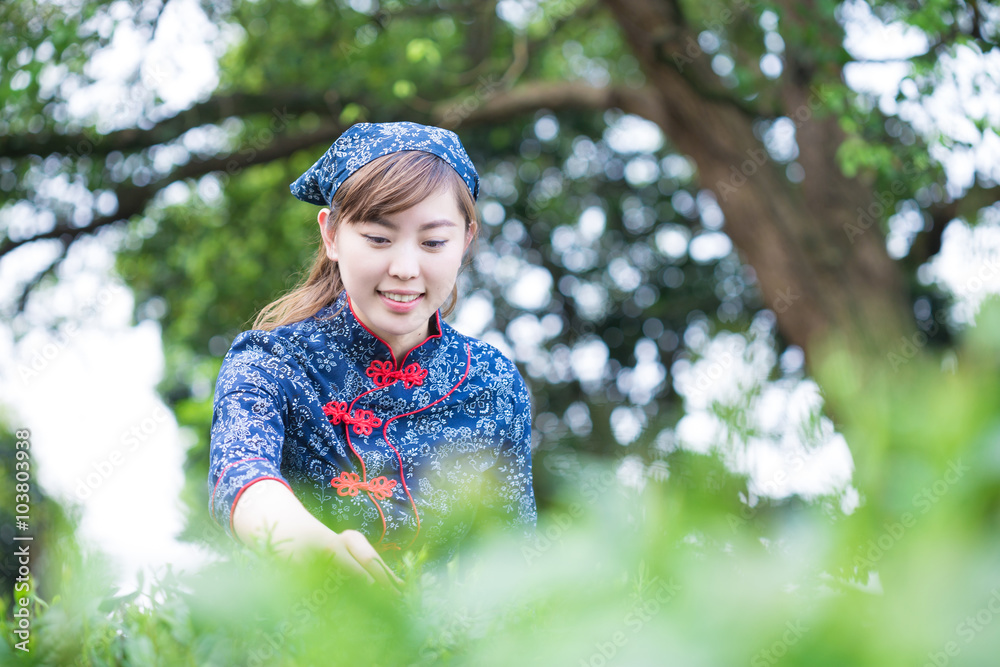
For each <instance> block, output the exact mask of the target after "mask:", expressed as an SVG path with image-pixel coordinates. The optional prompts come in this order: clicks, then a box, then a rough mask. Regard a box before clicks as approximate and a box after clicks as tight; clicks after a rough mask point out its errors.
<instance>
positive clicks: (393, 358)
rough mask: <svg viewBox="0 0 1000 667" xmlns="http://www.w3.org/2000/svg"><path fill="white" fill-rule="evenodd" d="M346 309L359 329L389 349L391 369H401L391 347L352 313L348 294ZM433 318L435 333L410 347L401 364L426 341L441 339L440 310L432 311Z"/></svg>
mask: <svg viewBox="0 0 1000 667" xmlns="http://www.w3.org/2000/svg"><path fill="white" fill-rule="evenodd" d="M347 307H348V308H350V309H351V315H353V316H354V319H355V320H357V321H358V324H360V325H361V328H363V329H364V330H365V331H367V332H368V333H370V334H371V335H372V336H374V337H375V339H376V340H378V341H379V342H380V343H382V344H383V345H385V346H386V347H387V348H389V356H390V357H392V367H393V368H401V367H402V366H401V364H398V363H396V353H395V352H393V351H392V345H389V343H387V342H385V340H383V339H382V337H381V336H379V335H378V334H377V333H375V332H374V331H372V330H371V329H369V328H368V327H367V325H365V323H364V322H362V321H361V318H360V317H358V314H357V313H355V312H354V304H352V303H351V295H350V294H348V295H347ZM434 317H435V319H436V324H437V333H433V334H430V335H429V336H427V338H425V339H424V340H423V341H421V342H420V343H418V344H417V345H414V346H413V347H411V348H410V351H409V352H407V353H406V354H405V355H403V363H404V364H405V363H406V358H407V357H409V356H410V352H413V351H414V350H415V349H417V348H418V347H420V346H421V345H423V344H424V343H426V342H427V341H429V340H430V339H431V338H440V337H441V310H440V309H438V310H435V311H434Z"/></svg>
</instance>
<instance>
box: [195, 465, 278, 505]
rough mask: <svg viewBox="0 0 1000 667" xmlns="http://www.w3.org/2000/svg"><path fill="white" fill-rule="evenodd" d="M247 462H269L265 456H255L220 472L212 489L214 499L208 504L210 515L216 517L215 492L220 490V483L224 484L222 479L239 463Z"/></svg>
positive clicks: (234, 502) (227, 466) (210, 499)
mask: <svg viewBox="0 0 1000 667" xmlns="http://www.w3.org/2000/svg"><path fill="white" fill-rule="evenodd" d="M247 461H267V459H266V458H264V457H263V456H255V457H253V458H249V459H240V460H239V461H233V462H232V463H230V464H228V465H226V467H225V468H223V469H222V471H221V472H219V477H218V479H216V480H215V486H213V487H212V497H211V498H209V503H208V513H209V514H211V515H213V516H214V515H215V492H216V491H218V490H219V483H220V482H222V478H223V477H224V476H225V474H226V471H227V470H229V469H230V468H232V467H233V466H234V465H236V464H237V463H246V462H247ZM233 504H234V505H235V504H236V501H235V500H234V501H233Z"/></svg>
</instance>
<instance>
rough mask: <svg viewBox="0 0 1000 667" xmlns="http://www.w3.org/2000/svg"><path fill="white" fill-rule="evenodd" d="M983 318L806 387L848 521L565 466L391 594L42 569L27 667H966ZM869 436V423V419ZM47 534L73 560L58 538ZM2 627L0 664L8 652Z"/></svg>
mask: <svg viewBox="0 0 1000 667" xmlns="http://www.w3.org/2000/svg"><path fill="white" fill-rule="evenodd" d="M997 327H1000V302H994V303H992V304H990V306H989V307H988V308H987V309H986V310H984V312H983V313H982V314H981V317H980V323H979V325H978V326H977V327H975V328H974V329H971V330H970V331H969V332H968V334H967V335H966V336H965V337H964V340H963V341H962V344H961V346H960V347H959V349H958V351H957V360H955V363H951V362H947V361H946V363H945V364H944V367H942V361H943V357H942V355H937V354H928V353H926V352H920V353H919V354H916V355H914V356H913V357H912V358H910V359H909V360H908V361H907V363H906V364H904V365H902V366H900V367H898V369H897V370H896V372H891V371H890V370H888V367H887V365H886V364H885V362H884V360H878V359H876V360H868V363H860V362H859V361H857V360H850V359H847V358H839V357H838V356H837V355H836V354H832V355H831V356H830V364H829V366H828V367H825V368H823V369H822V370H821V371H820V372H819V376H820V377H821V379H822V381H823V382H824V386H826V387H828V388H829V391H830V392H831V393H835V394H837V395H838V398H839V401H838V402H839V403H840V404H841V405H844V406H846V407H847V408H848V409H847V410H846V411H845V412H844V414H843V425H842V427H843V429H844V432H845V433H846V434H847V435H848V437H849V438H851V439H852V442H857V443H859V445H863V447H864V449H865V451H866V452H867V455H866V456H865V457H864V461H865V464H864V465H863V466H861V467H859V469H858V471H857V474H856V477H855V485H856V486H857V488H858V489H859V491H860V493H861V496H862V503H861V506H860V507H859V508H858V509H857V510H856V511H854V512H852V513H850V514H844V513H843V512H841V511H840V510H839V509H835V510H833V511H830V510H829V508H826V509H824V507H823V506H822V504H820V503H812V504H807V503H803V502H799V501H794V500H785V501H775V500H770V501H769V500H766V499H761V500H760V502H759V503H758V504H756V505H755V506H752V507H750V506H748V505H746V504H745V503H744V502H743V500H741V493H742V494H746V492H747V486H746V484H747V479H745V478H741V477H738V476H735V475H733V474H732V473H731V472H729V470H728V469H727V467H726V466H725V465H723V463H722V462H721V461H720V460H719V458H717V457H716V456H715V455H700V454H693V453H690V452H687V451H685V450H681V449H677V450H674V451H672V452H670V453H669V454H668V455H667V458H666V464H667V465H666V468H665V469H664V471H663V474H662V475H660V476H658V477H656V478H646V479H644V480H643V481H642V483H641V484H639V485H634V486H631V487H630V486H629V485H625V484H622V483H621V479H620V477H619V474H618V473H617V472H616V470H615V468H614V467H613V466H609V465H608V464H607V463H606V462H604V461H602V460H600V459H593V458H591V457H587V456H585V455H574V456H572V457H570V458H569V459H564V460H563V461H562V463H561V468H560V470H561V472H562V474H561V476H560V478H561V481H560V483H559V484H558V485H557V488H556V489H555V490H554V500H553V503H552V505H551V507H550V508H549V509H548V511H546V512H544V513H543V515H542V516H541V518H540V522H539V526H538V531H537V538H536V540H535V541H533V542H528V543H516V542H511V541H510V539H509V537H505V536H504V535H502V534H486V535H482V536H481V539H478V540H476V541H475V542H474V546H468V547H467V548H465V549H464V550H463V551H461V552H460V554H459V556H458V558H457V559H456V560H454V561H452V562H451V563H449V564H448V565H446V566H439V567H433V568H432V567H428V566H426V565H424V564H422V562H421V560H420V557H419V555H410V556H408V557H407V558H406V559H405V561H404V567H403V569H402V570H401V574H402V575H403V578H404V581H405V583H404V586H403V587H402V590H401V592H399V593H397V592H395V591H387V590H382V589H380V588H376V587H374V586H371V585H369V584H367V583H364V582H361V581H359V580H354V579H351V578H347V577H345V576H344V575H343V574H342V573H341V572H340V571H339V570H338V569H336V568H334V567H331V565H330V564H329V563H328V562H327V561H325V560H324V559H323V558H322V557H319V556H317V558H316V559H315V560H307V561H306V562H303V563H299V564H296V565H290V564H287V563H283V562H281V561H280V560H278V559H276V558H274V557H272V556H270V555H268V554H258V555H254V554H249V553H246V552H243V551H240V550H231V551H229V552H228V553H227V554H224V555H222V556H221V558H220V560H218V561H217V562H215V563H213V564H211V565H209V566H207V567H205V568H203V569H202V570H201V571H198V572H196V573H193V574H192V573H188V574H178V573H175V572H172V571H170V570H168V571H167V572H165V573H164V574H163V575H162V576H161V577H160V578H159V579H158V580H157V581H156V582H154V583H153V585H152V586H150V587H147V593H146V594H145V595H142V596H135V595H134V594H133V595H129V596H125V597H115V596H114V595H112V593H111V590H112V586H111V581H112V577H111V573H110V572H109V571H108V569H107V567H106V566H104V565H102V563H101V561H100V560H99V559H97V558H95V557H93V556H85V555H82V554H81V553H79V552H78V551H76V550H73V549H67V550H66V552H65V553H64V554H62V559H61V563H60V568H61V571H62V578H61V582H60V584H59V585H58V589H57V590H51V592H50V595H51V597H50V599H48V600H46V603H47V604H45V605H44V606H39V607H37V608H35V609H34V613H35V614H36V615H34V616H33V618H32V623H33V625H32V640H31V651H30V652H28V653H26V654H24V655H22V656H20V657H21V658H22V661H24V662H26V663H28V664H58V665H110V664H119V665H153V664H157V665H159V664H162V665H175V664H191V665H232V664H241V665H315V664H366V665H434V664H449V665H477V666H479V665H512V664H526V665H535V664H538V665H542V664H546V665H550V664H560V665H609V664H622V665H647V664H686V665H698V664H704V665H729V664H747V663H749V664H751V665H753V666H757V665H775V664H779V663H780V664H782V665H789V666H791V665H804V666H806V665H807V666H809V667H815V666H816V665H831V666H832V665H856V666H859V667H861V666H868V665H870V666H872V667H875V666H878V667H885V666H887V665H922V664H935V665H941V664H956V665H987V664H992V661H993V660H994V659H995V656H996V655H997V650H998V648H1000V568H998V565H1000V562H998V560H1000V558H998V555H997V554H998V553H1000V549H998V547H1000V538H998V535H1000V531H998V527H1000V525H998V524H1000V446H998V439H1000V343H998V339H997V338H996V336H995V332H996V331H997ZM887 416H889V417H891V418H890V419H887V418H886V417H887ZM60 532H61V533H62V534H60V535H59V539H60V540H62V541H65V542H67V543H72V537H71V534H70V533H69V529H67V528H62V529H60ZM6 623H7V625H6V626H5V627H4V628H3V635H4V639H5V642H4V644H2V645H0V651H2V652H5V654H6V655H5V656H4V659H8V660H9V659H10V658H11V656H12V655H14V653H15V652H16V651H15V650H14V649H13V648H12V640H11V636H12V635H11V625H10V620H9V619H8V620H7V621H6Z"/></svg>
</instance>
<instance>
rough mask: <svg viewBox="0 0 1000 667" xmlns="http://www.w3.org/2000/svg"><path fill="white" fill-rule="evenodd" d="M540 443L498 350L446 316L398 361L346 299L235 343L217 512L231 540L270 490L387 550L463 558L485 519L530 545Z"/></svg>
mask: <svg viewBox="0 0 1000 667" xmlns="http://www.w3.org/2000/svg"><path fill="white" fill-rule="evenodd" d="M530 443H531V415H530V400H529V396H528V391H527V389H526V387H525V384H524V381H523V379H522V378H521V375H520V374H519V373H518V371H517V368H516V367H515V366H514V364H513V363H512V362H511V361H510V360H508V359H507V358H506V357H504V356H503V355H502V354H500V352H499V351H497V350H496V348H494V347H492V346H490V345H488V344H486V343H483V342H482V341H478V340H475V339H473V338H469V337H467V336H464V335H462V334H460V333H458V332H457V331H455V330H454V329H453V328H452V327H451V326H450V325H448V324H447V323H445V322H443V321H442V320H441V316H440V313H438V314H437V315H436V316H435V318H434V319H433V320H432V321H431V334H430V336H429V337H428V338H427V339H426V340H425V341H424V342H423V343H421V344H420V345H418V346H417V347H415V348H413V349H412V350H410V352H409V353H408V354H407V355H406V356H405V358H404V359H403V360H402V361H400V362H399V363H397V362H396V360H395V358H394V357H393V354H392V350H391V349H390V347H389V346H388V345H387V344H386V343H385V342H384V341H382V340H381V339H380V338H378V337H377V336H376V335H375V334H373V333H372V332H371V331H369V330H368V329H367V327H365V326H364V325H363V324H362V323H361V322H360V321H359V320H358V319H357V317H356V316H355V314H354V312H353V311H352V309H351V306H350V300H349V299H348V298H347V297H346V295H341V297H340V299H339V300H338V301H337V303H335V304H333V305H331V306H328V307H326V308H324V309H322V310H320V311H319V312H318V313H316V315H315V316H313V317H310V318H308V319H306V320H303V321H301V322H297V323H294V324H290V325H285V326H281V327H278V328H276V329H274V330H273V331H259V330H253V331H245V332H243V333H241V334H240V335H238V336H237V337H236V339H235V340H234V341H233V344H232V347H231V349H230V350H229V353H228V354H227V355H226V357H225V359H224V360H223V362H222V368H221V370H220V372H219V378H218V381H217V383H216V388H215V401H214V409H213V417H212V433H211V449H210V463H209V473H208V489H209V511H210V512H211V515H212V517H213V518H214V519H215V520H216V522H218V523H219V524H220V525H221V526H223V527H224V529H225V530H226V532H227V533H229V534H230V535H234V533H233V527H232V510H233V507H234V506H235V504H236V503H237V501H238V500H239V497H240V495H241V494H242V493H243V492H244V491H245V490H246V489H247V488H248V487H250V486H251V485H252V484H254V483H255V482H258V481H261V480H264V479H274V480H277V481H279V482H281V483H283V484H285V485H286V486H287V487H288V488H289V489H291V490H292V492H293V493H294V494H295V495H296V497H297V498H298V499H299V500H300V501H301V502H302V504H303V505H304V506H305V507H306V509H308V510H309V511H310V512H311V513H312V514H313V515H314V516H316V517H317V518H319V519H320V520H321V521H322V522H323V523H325V524H326V525H327V526H329V527H330V528H332V529H333V530H335V531H337V532H340V531H342V530H344V529H347V528H353V529H355V530H359V531H361V532H362V533H364V534H365V535H366V536H367V537H368V539H369V541H370V542H371V543H372V544H373V545H375V546H376V548H378V549H379V550H382V551H385V550H396V549H406V548H409V547H412V546H414V545H420V544H429V545H430V546H431V548H432V550H434V549H436V548H438V547H441V546H444V545H449V547H452V548H453V547H454V546H455V544H456V543H457V540H459V539H460V538H461V536H462V535H463V534H464V533H465V532H466V531H467V530H468V529H469V527H470V526H471V525H472V523H473V522H474V521H475V520H476V515H477V514H479V515H482V514H484V513H485V514H488V515H490V516H491V517H494V518H495V517H497V516H499V518H500V519H501V521H502V522H503V523H505V524H507V525H508V526H510V527H513V528H515V529H516V530H518V531H521V532H523V533H524V535H525V536H526V537H527V536H530V535H531V534H532V533H533V531H534V526H535V519H536V511H535V496H534V492H533V490H532V485H531V449H530ZM470 509H472V511H470ZM450 551H451V549H450V548H449V552H450Z"/></svg>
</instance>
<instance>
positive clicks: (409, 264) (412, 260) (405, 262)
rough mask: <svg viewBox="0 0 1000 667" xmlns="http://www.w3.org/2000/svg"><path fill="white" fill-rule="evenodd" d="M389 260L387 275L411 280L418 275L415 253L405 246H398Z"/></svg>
mask: <svg viewBox="0 0 1000 667" xmlns="http://www.w3.org/2000/svg"><path fill="white" fill-rule="evenodd" d="M395 250H396V251H395V252H394V253H393V256H392V260H391V261H390V262H389V275H391V276H393V277H395V278H399V279H400V280H411V279H413V278H416V277H417V276H419V275H420V261H419V258H418V257H417V253H416V252H415V251H414V250H413V249H412V248H408V247H405V246H401V247H398V248H397V249H395Z"/></svg>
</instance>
